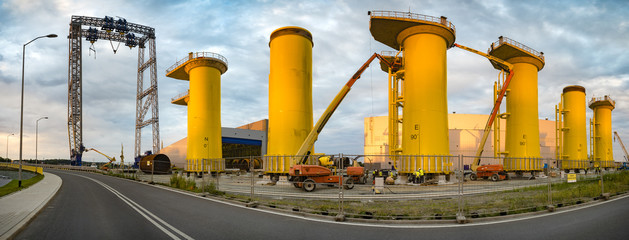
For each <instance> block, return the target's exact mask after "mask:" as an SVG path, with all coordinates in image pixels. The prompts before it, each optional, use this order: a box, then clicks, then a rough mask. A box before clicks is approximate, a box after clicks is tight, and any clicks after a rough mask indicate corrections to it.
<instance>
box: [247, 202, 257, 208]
mask: <svg viewBox="0 0 629 240" xmlns="http://www.w3.org/2000/svg"><path fill="white" fill-rule="evenodd" d="M258 205H259V203H258V202H257V201H253V202H248V203H247V207H250V208H256V207H258Z"/></svg>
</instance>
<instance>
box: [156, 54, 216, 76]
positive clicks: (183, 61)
mask: <svg viewBox="0 0 629 240" xmlns="http://www.w3.org/2000/svg"><path fill="white" fill-rule="evenodd" d="M195 58H214V59H216V60H219V61H222V62H223V63H225V66H227V58H225V57H223V55H220V54H218V53H213V52H195V53H190V54H188V56H186V57H185V58H183V59H181V60H179V61H177V62H176V63H175V64H173V65H172V66H171V67H169V68H168V69H166V73H169V72H171V71H172V70H175V68H177V67H179V65H181V64H183V63H185V62H187V61H188V60H190V59H195Z"/></svg>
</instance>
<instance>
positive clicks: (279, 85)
mask: <svg viewBox="0 0 629 240" xmlns="http://www.w3.org/2000/svg"><path fill="white" fill-rule="evenodd" d="M313 46H314V44H313V42H312V34H311V33H310V32H309V31H308V30H306V29H303V28H300V27H292V26H291V27H283V28H279V29H277V30H275V31H273V33H271V39H270V42H269V48H270V51H271V65H270V73H269V130H268V145H267V158H266V161H264V170H265V172H266V173H267V174H269V173H270V174H286V173H288V170H289V168H290V166H292V165H293V164H294V163H293V162H292V159H294V158H292V157H287V155H294V154H296V153H297V151H298V150H299V147H300V146H301V144H302V143H303V142H304V140H305V139H306V137H307V136H308V133H310V130H312V124H313V123H312V47H313Z"/></svg>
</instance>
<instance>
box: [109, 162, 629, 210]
mask: <svg viewBox="0 0 629 240" xmlns="http://www.w3.org/2000/svg"><path fill="white" fill-rule="evenodd" d="M278 157H280V156H273V157H261V156H249V157H241V158H221V159H212V160H198V161H197V163H201V169H203V173H204V174H189V173H190V172H187V171H184V170H183V169H175V170H173V171H172V172H171V173H169V174H161V175H159V174H151V173H149V172H138V173H128V172H127V173H125V174H127V175H129V174H133V176H132V178H134V179H139V180H143V181H147V182H155V183H159V184H164V185H171V186H173V187H179V188H183V189H187V190H193V191H197V192H210V193H226V194H228V195H229V196H230V198H232V199H236V200H241V201H244V202H256V203H257V204H258V205H259V206H260V207H266V208H281V209H285V210H288V211H298V212H305V213H311V214H320V215H329V216H337V215H340V216H346V217H352V218H368V219H381V220H394V219H408V220H431V219H457V217H459V218H463V217H464V218H465V219H467V220H469V219H474V218H479V217H486V216H501V215H508V214H515V213H522V212H530V211H538V210H545V209H554V208H555V207H562V206H567V205H576V204H581V203H583V202H587V201H592V200H596V199H600V198H601V196H609V195H604V194H603V193H611V194H612V195H614V194H619V193H622V192H626V191H627V190H629V180H627V179H629V177H627V176H629V172H626V171H623V170H619V169H616V168H614V167H607V168H606V167H601V166H604V165H602V164H601V163H599V162H594V161H589V162H586V163H583V162H582V161H567V160H556V159H534V160H535V161H534V163H535V166H536V168H535V169H534V170H532V171H517V172H505V171H501V170H498V171H495V172H488V173H487V172H485V173H483V172H481V170H480V169H482V168H481V167H483V166H484V167H485V168H489V167H491V165H500V166H504V165H503V164H504V163H505V162H507V163H508V162H509V161H511V160H510V159H504V158H480V159H479V158H476V157H474V156H463V155H459V156H449V157H448V158H447V159H448V161H449V162H450V163H451V165H449V166H448V167H449V169H448V172H445V171H444V172H439V173H428V174H427V176H426V177H425V178H424V179H423V180H424V181H414V179H413V178H414V177H413V176H412V175H413V174H414V173H401V172H399V171H398V169H397V168H396V167H399V165H398V164H399V163H400V162H402V161H403V160H404V159H409V158H416V159H434V158H435V156H386V155H385V156H383V155H369V156H366V155H343V154H338V155H326V156H325V157H327V158H325V159H321V157H322V156H318V157H313V158H311V159H310V158H309V160H308V161H309V164H315V163H317V162H318V163H320V164H324V165H325V164H327V165H326V167H322V168H323V169H327V170H326V171H329V172H328V173H329V174H328V175H326V174H320V175H319V176H317V177H313V176H309V177H290V176H282V177H280V178H279V179H272V178H269V177H268V174H266V175H265V170H264V167H263V166H265V164H266V163H264V161H269V160H270V159H274V160H277V158H278ZM281 158H283V159H290V160H291V163H294V161H293V160H294V159H303V158H302V157H296V156H281ZM443 159H446V158H443ZM527 160H530V159H527ZM261 161H262V162H261ZM375 161H384V164H381V165H377V164H375ZM388 161H391V162H393V164H392V165H393V167H389V165H388ZM396 161H397V162H396ZM474 163H479V165H480V166H479V169H476V170H477V171H474V169H472V168H473V165H474ZM216 166H223V168H222V170H219V169H221V168H220V167H216ZM225 166H229V167H225ZM357 166H365V167H364V169H361V170H362V171H361V172H360V174H356V172H355V171H354V170H356V169H360V168H357ZM538 166H539V167H538ZM566 166H579V167H582V168H574V169H568V168H566ZM537 167H538V168H537ZM114 171H116V170H114ZM473 175H476V177H475V178H474V179H476V180H472V177H471V176H473ZM494 175H496V178H495V180H496V181H492V179H494V178H493V176H494ZM265 176H267V177H265ZM623 176H624V177H623ZM125 177H127V176H125ZM569 182H573V183H569Z"/></svg>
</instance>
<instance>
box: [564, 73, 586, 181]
mask: <svg viewBox="0 0 629 240" xmlns="http://www.w3.org/2000/svg"><path fill="white" fill-rule="evenodd" d="M561 99H562V103H561V104H560V106H561V114H563V117H562V118H563V127H562V128H561V134H562V137H561V139H562V140H563V144H562V146H563V147H562V149H561V152H562V154H561V158H560V159H561V160H563V161H562V162H561V169H562V170H576V171H577V172H578V171H579V170H580V169H586V168H587V166H588V154H587V153H588V151H587V130H586V119H585V88H584V87H582V86H576V85H574V86H567V87H565V88H564V89H563V94H561Z"/></svg>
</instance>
